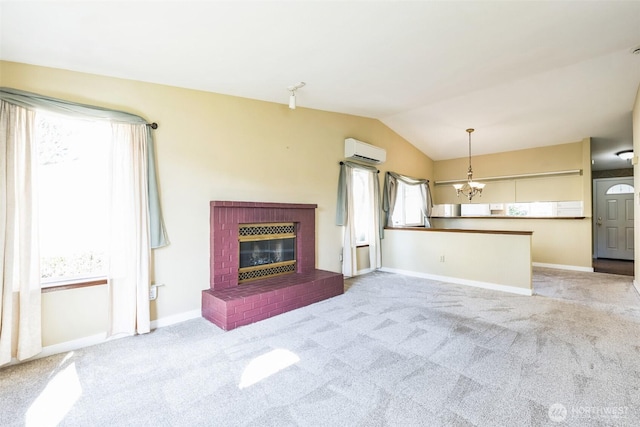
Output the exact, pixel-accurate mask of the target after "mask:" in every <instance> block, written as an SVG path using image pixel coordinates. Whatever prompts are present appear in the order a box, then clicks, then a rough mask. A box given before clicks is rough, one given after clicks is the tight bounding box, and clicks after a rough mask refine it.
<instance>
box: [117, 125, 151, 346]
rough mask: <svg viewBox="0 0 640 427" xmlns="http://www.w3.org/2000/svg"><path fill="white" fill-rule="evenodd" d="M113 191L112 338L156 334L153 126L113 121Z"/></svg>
mask: <svg viewBox="0 0 640 427" xmlns="http://www.w3.org/2000/svg"><path fill="white" fill-rule="evenodd" d="M112 130H113V142H112V145H111V156H110V174H109V175H110V190H109V217H110V220H109V236H110V237H109V264H108V265H109V267H108V284H109V331H108V335H109V336H113V335H118V334H126V335H133V334H135V333H138V334H143V333H147V332H149V330H150V314H149V284H150V259H151V243H150V237H149V209H148V199H147V198H148V195H147V185H148V182H147V150H148V146H147V138H148V135H147V132H148V129H147V126H146V125H144V124H130V123H113V125H112Z"/></svg>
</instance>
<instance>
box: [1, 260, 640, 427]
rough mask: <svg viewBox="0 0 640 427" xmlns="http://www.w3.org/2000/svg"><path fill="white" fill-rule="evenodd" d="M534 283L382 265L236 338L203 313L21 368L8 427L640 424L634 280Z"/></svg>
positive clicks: (595, 277) (13, 384) (551, 274)
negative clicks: (444, 278)
mask: <svg viewBox="0 0 640 427" xmlns="http://www.w3.org/2000/svg"><path fill="white" fill-rule="evenodd" d="M534 281H535V290H536V295H535V296H533V297H525V296H515V295H510V294H504V293H499V292H495V291H489V290H482V289H475V288H469V287H463V286H458V285H451V284H446V283H440V282H434V281H430V280H423V279H416V278H409V277H404V276H400V275H394V274H390V273H380V272H376V273H372V274H369V275H366V276H362V277H359V278H356V279H352V280H349V281H347V291H346V293H345V294H344V295H342V296H338V297H335V298H332V299H330V300H326V301H323V302H320V303H317V304H314V305H312V306H309V307H305V308H302V309H298V310H295V311H292V312H289V313H285V314H283V315H281V316H277V317H275V318H272V319H267V320H265V321H263V322H260V323H257V324H253V325H249V326H246V327H242V328H239V329H236V330H233V331H230V332H223V331H222V330H220V329H219V328H217V327H216V326H214V325H212V324H210V323H208V322H207V321H205V320H203V319H196V320H192V321H188V322H184V323H181V324H178V325H174V326H171V327H166V328H162V329H160V330H157V331H154V332H153V333H151V334H148V335H145V336H140V337H133V338H126V339H121V340H116V341H112V342H109V343H106V344H102V345H99V346H94V347H92V348H87V349H83V350H80V351H76V352H72V353H69V354H63V355H57V356H51V357H48V358H44V359H40V360H36V361H33V362H30V363H24V364H22V365H18V366H12V367H8V368H5V369H2V370H0V425H2V426H22V425H56V424H60V425H68V426H101V425H104V426H112V425H114V426H147V425H149V426H198V425H202V426H244V425H248V426H385V425H388V426H439V425H442V426H445V425H446V426H449V425H453V426H474V425H475V426H522V425H525V426H528V425H531V426H544V425H572V426H590V425H593V426H600V425H622V426H625V425H626V426H637V425H640V407H639V406H638V402H640V370H639V368H638V366H640V338H639V336H640V298H639V297H638V294H637V293H636V291H635V289H634V288H633V287H632V285H631V278H629V277H627V276H617V275H611V274H601V273H582V272H567V271H557V270H549V269H535V270H534ZM557 422H562V424H558V423H557Z"/></svg>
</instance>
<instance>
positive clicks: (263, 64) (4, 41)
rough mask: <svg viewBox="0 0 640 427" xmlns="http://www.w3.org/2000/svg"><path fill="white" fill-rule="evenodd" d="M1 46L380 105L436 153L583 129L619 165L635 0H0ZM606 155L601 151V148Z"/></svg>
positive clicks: (627, 144)
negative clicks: (298, 85)
mask: <svg viewBox="0 0 640 427" xmlns="http://www.w3.org/2000/svg"><path fill="white" fill-rule="evenodd" d="M0 24H1V25H0V28H1V29H0V59H3V60H7V61H15V62H23V63H28V64H36V65H42V66H49V67H56V68H62V69H69V70H74V71H82V72H88V73H95V74H100V75H106V76H115V77H122V78H128V79H135V80H141V81H146V82H153V83H161V84H167V85H173V86H179V87H185V88H192V89H199V90H205V91H211V92H216V93H223V94H229V95H235V96H240V97H246V98H253V99H259V100H265V101H271V102H277V103H282V104H286V103H287V102H288V96H289V92H288V91H287V87H288V86H290V85H293V84H295V83H297V82H300V81H304V82H306V86H304V87H303V88H301V89H299V90H298V92H297V99H298V106H299V107H308V108H314V109H320V110H328V111H335V112H341V113H348V114H355V115H360V116H366V117H372V118H377V119H380V120H381V121H382V122H384V123H385V124H387V125H388V126H389V127H390V128H392V129H393V130H394V131H396V132H397V133H398V134H400V135H402V136H403V137H404V138H406V139H407V140H408V141H410V142H411V143H412V144H414V145H415V146H416V147H418V148H419V149H420V150H422V151H423V152H424V153H426V154H427V155H429V156H430V157H431V158H433V159H434V160H442V159H449V158H456V157H464V156H466V154H467V134H466V132H465V129H466V128H468V127H474V128H475V129H476V132H475V133H474V134H473V140H472V141H473V142H472V144H473V146H472V150H473V153H474V155H475V154H485V153H494V152H500V151H509V150H516V149H522V148H531V147H537V146H544V145H554V144H561V143H566V142H573V141H579V140H581V139H583V138H585V137H592V138H593V142H594V146H593V147H594V149H593V157H594V159H595V164H594V167H595V168H596V169H598V168H599V169H606V168H615V167H625V165H626V164H625V163H621V164H619V165H618V164H617V163H615V161H616V158H615V156H614V154H613V153H615V152H616V151H619V150H621V149H623V148H631V144H632V142H631V141H632V135H631V111H632V107H633V102H634V99H635V96H636V92H637V90H638V86H639V84H640V54H634V53H632V52H633V50H634V49H637V48H640V2H638V1H626V2H622V1H566V2H565V1H535V2H529V1H526V2H525V1H510V2H507V1H500V2H498V1H490V2H485V1H471V2H457V1H407V2H405V1H383V2H372V1H326V2H320V1H285V2H272V1H256V2H249V1H242V0H240V1H174V2H156V1H129V2H114V1H87V2H63V1H45V2H34V1H28V2H27V1H15V2H12V1H1V2H0ZM611 162H613V163H611Z"/></svg>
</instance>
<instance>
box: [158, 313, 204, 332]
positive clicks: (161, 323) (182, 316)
mask: <svg viewBox="0 0 640 427" xmlns="http://www.w3.org/2000/svg"><path fill="white" fill-rule="evenodd" d="M198 317H202V312H201V311H200V310H191V311H185V312H184V313H179V314H174V315H173V316H167V317H163V318H161V319H157V320H152V321H151V329H157V328H164V327H165V326H170V325H174V324H176V323H182V322H185V321H187V320H191V319H196V318H198Z"/></svg>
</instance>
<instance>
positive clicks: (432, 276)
mask: <svg viewBox="0 0 640 427" xmlns="http://www.w3.org/2000/svg"><path fill="white" fill-rule="evenodd" d="M380 271H386V272H387V273H395V274H402V275H404V276H411V277H420V278H422V279H429V280H437V281H440V282H448V283H455V284H456V285H464V286H472V287H474V288H483V289H490V290H492V291H501V292H508V293H511V294H518V295H525V296H532V295H533V289H525V288H518V287H515V286H508V285H500V284H497V283H489V282H480V281H477V280H468V279H461V278H459V277H451V276H439V275H436V274H428V273H420V272H417V271H408V270H400V269H396V268H388V267H382V268H381V269H380Z"/></svg>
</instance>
